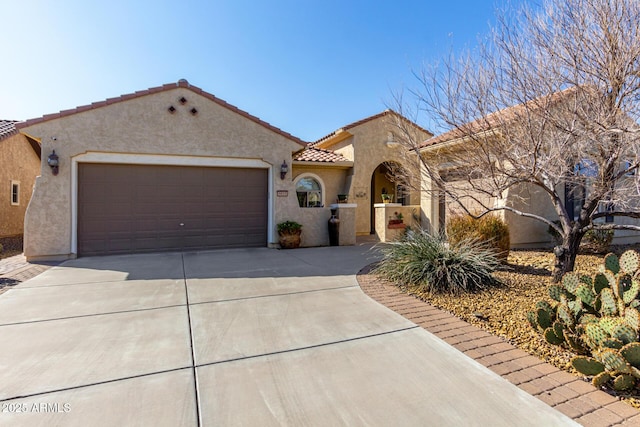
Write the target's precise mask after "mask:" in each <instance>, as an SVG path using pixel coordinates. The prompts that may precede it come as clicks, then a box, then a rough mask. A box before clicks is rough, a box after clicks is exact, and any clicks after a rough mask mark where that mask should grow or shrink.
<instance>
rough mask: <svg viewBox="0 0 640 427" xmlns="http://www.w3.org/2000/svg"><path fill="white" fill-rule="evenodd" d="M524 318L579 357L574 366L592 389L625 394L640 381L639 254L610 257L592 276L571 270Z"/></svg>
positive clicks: (554, 343)
mask: <svg viewBox="0 0 640 427" xmlns="http://www.w3.org/2000/svg"><path fill="white" fill-rule="evenodd" d="M548 291H549V298H550V301H539V302H538V303H537V304H536V306H535V310H534V311H531V312H529V313H527V320H528V321H529V323H530V324H531V326H532V327H533V328H534V329H536V330H537V331H538V332H539V333H541V334H542V336H543V337H544V338H545V340H546V341H547V342H548V343H550V344H553V345H558V346H563V347H565V348H568V349H569V350H571V351H573V352H575V353H577V354H579V355H580V356H576V357H575V358H574V359H573V360H572V361H571V364H572V366H573V367H574V368H575V369H576V371H578V372H580V373H582V374H583V375H586V376H590V377H593V385H594V386H596V387H603V386H608V387H610V388H612V389H614V390H617V391H623V390H629V389H631V388H633V387H635V386H636V384H637V383H638V382H639V381H640V338H639V336H638V334H639V332H640V255H639V254H638V253H637V252H635V251H626V252H624V253H623V254H622V255H621V256H620V257H618V256H617V255H615V254H608V255H607V256H605V258H604V260H603V264H602V265H601V266H600V267H599V269H598V272H597V273H596V274H594V275H593V276H591V277H589V276H584V275H579V274H578V273H574V272H570V273H567V274H565V275H564V277H563V278H562V284H561V285H552V286H550V287H549V289H548Z"/></svg>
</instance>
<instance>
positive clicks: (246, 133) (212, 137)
mask: <svg viewBox="0 0 640 427" xmlns="http://www.w3.org/2000/svg"><path fill="white" fill-rule="evenodd" d="M393 114H395V113H391V112H384V113H381V114H378V115H376V116H373V117H370V118H368V119H365V120H362V121H359V122H356V123H353V124H351V125H349V126H346V127H344V128H342V129H340V130H338V131H336V132H333V133H332V134H330V135H328V136H326V137H325V138H323V139H321V140H320V141H318V142H316V143H314V144H307V143H305V142H304V141H302V140H300V139H299V138H297V137H295V136H293V135H291V134H289V133H286V132H284V131H282V130H280V129H278V128H276V127H274V126H272V125H270V124H268V123H265V122H264V121H262V120H260V119H259V118H257V117H254V116H252V115H250V114H248V113H246V112H244V111H241V110H239V109H238V108H236V107H234V106H232V105H230V104H228V103H226V102H224V101H222V100H220V99H218V98H216V97H215V96H213V95H211V94H209V93H207V92H205V91H203V90H202V89H199V88H197V87H195V86H192V85H190V84H189V83H188V82H187V81H186V80H180V81H179V82H178V83H173V84H167V85H164V86H161V87H156V88H152V89H148V90H144V91H139V92H136V93H133V94H129V95H123V96H120V97H117V98H112V99H108V100H106V101H103V102H97V103H94V104H91V105H88V106H84V107H78V108H76V109H73V110H67V111H62V112H60V113H57V114H51V115H47V116H44V117H42V118H38V119H33V120H28V121H26V122H23V123H19V124H17V125H16V127H17V128H18V129H19V130H20V131H21V132H22V133H23V134H25V135H32V136H33V137H36V138H38V139H39V140H40V141H41V142H42V150H43V157H44V158H43V161H42V170H41V174H40V176H39V177H38V178H37V180H36V183H35V189H34V194H33V197H32V200H31V203H30V204H29V208H28V210H27V214H26V218H25V255H26V256H27V258H28V259H66V258H73V257H76V256H83V255H102V254H120V253H136V252H151V251H168V250H199V249H211V248H230V247H251V246H256V247H260V246H262V247H264V246H276V245H277V242H278V235H277V229H276V225H277V224H278V223H279V222H282V221H285V220H295V221H298V222H301V223H302V224H303V235H302V236H303V241H302V244H303V246H321V245H328V244H329V238H328V227H327V221H328V220H329V218H330V216H331V213H330V206H331V205H333V204H334V203H335V202H336V201H337V198H338V195H339V194H347V195H348V196H349V200H348V201H349V203H346V204H339V205H336V207H337V208H338V211H339V213H338V215H339V217H340V220H341V224H340V226H341V228H340V244H353V243H355V236H356V234H369V233H370V232H371V229H372V212H373V204H374V203H375V202H379V201H381V200H380V197H381V192H382V188H383V187H384V188H385V190H386V191H387V192H388V193H394V194H395V195H397V194H398V188H397V185H396V184H395V183H393V182H390V181H389V180H388V179H387V177H386V176H385V172H384V170H382V169H384V164H385V162H401V161H402V157H401V156H400V155H399V154H398V148H396V147H395V144H394V143H393V141H392V140H390V138H391V139H392V138H393V135H392V134H390V133H389V132H390V131H389V130H390V129H391V127H390V124H389V123H388V122H387V121H386V120H385V119H386V118H388V116H389V115H393ZM416 128H417V127H416ZM418 129H419V128H418ZM420 131H421V132H423V133H424V138H427V137H429V136H430V135H431V134H430V133H428V132H427V131H424V130H420ZM329 148H331V150H329ZM54 150H55V155H56V156H57V157H58V163H59V166H58V169H57V174H56V175H54V170H53V168H50V167H49V166H48V164H47V159H48V158H50V157H51V156H52V155H53V152H54ZM385 180H386V181H385ZM418 200H419V196H418V195H414V194H411V195H410V198H407V197H405V198H404V203H405V204H408V203H410V202H412V203H414V204H415V208H416V209H418V210H419V206H417V201H418ZM396 206H400V205H396Z"/></svg>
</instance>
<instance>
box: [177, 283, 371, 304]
mask: <svg viewBox="0 0 640 427" xmlns="http://www.w3.org/2000/svg"><path fill="white" fill-rule="evenodd" d="M358 287H359V286H358V285H347V286H338V287H335V288H322V289H310V290H308V291H295V292H284V293H281V294H278V293H270V294H268V295H254V296H248V297H241V298H228V299H220V300H212V301H200V302H193V303H189V305H202V304H217V303H222V302H234V301H246V300H252V299H260V298H274V297H282V296H289V295H303V294H310V293H313V292H323V291H336V290H340V289H350V288H358Z"/></svg>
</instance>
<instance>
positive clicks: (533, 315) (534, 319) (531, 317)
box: [527, 311, 538, 329]
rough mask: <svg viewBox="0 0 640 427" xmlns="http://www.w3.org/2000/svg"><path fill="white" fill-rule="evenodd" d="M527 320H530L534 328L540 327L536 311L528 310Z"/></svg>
mask: <svg viewBox="0 0 640 427" xmlns="http://www.w3.org/2000/svg"><path fill="white" fill-rule="evenodd" d="M527 320H528V321H529V324H530V325H531V327H532V328H533V329H538V320H537V316H536V313H534V312H533V311H529V312H527Z"/></svg>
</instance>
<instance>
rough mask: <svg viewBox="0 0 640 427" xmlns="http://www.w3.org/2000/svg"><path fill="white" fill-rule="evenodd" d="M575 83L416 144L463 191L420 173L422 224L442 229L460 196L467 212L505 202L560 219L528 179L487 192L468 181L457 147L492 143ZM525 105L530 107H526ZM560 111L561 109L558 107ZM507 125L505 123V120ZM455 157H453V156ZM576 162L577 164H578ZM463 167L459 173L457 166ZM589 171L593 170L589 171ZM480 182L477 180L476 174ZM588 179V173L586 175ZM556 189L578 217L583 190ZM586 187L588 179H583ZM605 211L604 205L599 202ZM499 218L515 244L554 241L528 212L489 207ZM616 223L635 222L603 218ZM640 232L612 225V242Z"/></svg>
mask: <svg viewBox="0 0 640 427" xmlns="http://www.w3.org/2000/svg"><path fill="white" fill-rule="evenodd" d="M572 93H573V89H567V90H565V91H562V92H558V93H555V94H553V95H551V96H550V97H548V98H539V99H536V100H534V101H530V102H531V103H532V104H531V105H530V106H524V105H522V104H520V105H516V106H512V107H508V108H505V109H503V110H500V111H498V112H495V113H492V114H489V115H487V116H486V117H485V118H483V119H480V120H476V121H473V122H470V123H466V124H464V125H461V126H460V127H459V128H457V129H453V130H451V131H449V132H445V133H443V134H440V135H438V136H435V137H432V138H429V139H427V140H426V141H424V142H423V143H422V144H421V145H420V148H419V151H420V153H421V156H423V158H424V159H425V160H426V162H428V163H430V164H431V165H436V166H435V167H437V168H438V173H439V176H440V178H441V179H442V181H443V185H444V186H445V188H446V186H447V185H449V186H450V187H448V188H449V189H452V188H456V193H457V194H461V195H462V197H461V198H460V199H459V200H457V201H455V200H450V199H449V197H448V196H447V195H446V194H445V193H446V192H445V191H440V189H439V188H438V185H437V184H436V183H434V182H432V181H431V180H430V179H428V178H426V177H423V182H422V185H423V187H422V188H423V194H422V201H421V211H422V212H423V215H424V216H425V217H424V220H423V225H424V226H425V227H427V228H428V229H429V230H431V231H432V232H437V231H439V230H443V229H444V227H445V226H446V223H447V220H448V219H449V218H450V217H451V216H455V215H459V214H462V213H463V212H464V210H463V209H462V208H461V206H460V202H461V203H462V204H463V205H464V206H465V208H466V209H467V210H469V211H470V212H484V211H485V209H484V208H485V207H488V208H499V207H503V206H509V207H511V208H513V209H515V210H519V211H521V212H529V213H533V214H536V215H539V216H541V217H544V218H546V219H548V220H550V221H555V220H558V214H557V212H556V210H555V208H554V206H553V204H552V202H551V199H550V197H549V195H548V194H547V193H546V192H545V191H544V190H543V189H542V188H540V187H538V186H536V185H533V184H531V183H521V184H517V185H513V186H511V187H509V188H508V189H506V190H505V191H504V192H503V194H502V197H500V198H498V197H491V196H488V195H487V194H486V193H483V192H481V191H479V188H480V187H482V185H477V186H475V187H474V185H472V184H471V182H472V181H474V180H473V179H470V178H471V175H470V174H469V171H470V170H464V169H465V168H463V167H461V166H460V165H461V164H462V163H463V161H460V159H462V158H463V157H464V156H461V155H460V154H459V153H465V150H466V149H467V144H470V143H472V142H473V143H480V144H482V143H490V142H491V141H492V140H496V139H498V138H501V135H502V132H506V131H503V129H504V128H505V125H506V124H508V123H510V122H512V121H515V120H520V119H522V118H523V117H527V114H528V113H527V111H534V110H535V108H536V105H537V104H534V103H539V104H540V105H542V104H545V105H547V106H551V107H552V108H555V106H559V107H558V108H563V106H562V101H563V99H565V97H567V96H571V94H572ZM527 109H528V110H527ZM559 111H560V110H559ZM506 127H508V126H506ZM454 158H455V159H458V160H457V161H456V160H453V161H452V160H451V159H454ZM580 167H581V164H580V163H578V164H577V165H576V168H580ZM461 169H463V170H462V175H460V174H459V173H458V172H459V171H460V170H461ZM591 172H592V171H591ZM475 181H476V183H480V182H481V180H480V179H478V180H475ZM585 182H587V183H588V179H587V180H586V181H585ZM556 191H557V193H558V194H559V196H560V197H561V198H562V200H563V202H564V205H565V206H566V209H567V212H568V215H569V216H570V217H573V218H572V219H577V218H578V215H579V211H580V208H581V207H582V203H583V202H584V193H580V192H576V191H571V188H570V186H569V185H568V184H567V183H564V184H561V185H560V186H559V188H556ZM586 191H588V184H587V185H586ZM599 208H600V209H601V211H603V210H604V209H605V208H606V206H605V205H604V204H603V205H601V206H599ZM493 214H494V215H497V216H498V217H500V218H502V219H503V220H504V221H505V222H506V223H507V225H508V227H509V231H510V240H511V246H512V247H513V248H531V247H533V248H537V247H545V246H552V245H553V244H555V242H554V240H553V237H552V235H551V234H550V233H549V226H548V225H547V224H545V223H543V222H541V221H539V220H535V219H531V218H526V217H524V216H520V215H517V214H515V213H513V212H509V211H507V210H497V211H495V212H494V213H493ZM609 221H611V222H614V221H615V222H616V223H620V224H623V223H634V221H636V220H634V219H628V218H624V217H615V218H614V217H607V219H606V222H609ZM638 237H640V234H639V233H638V232H635V231H630V230H616V231H615V237H614V243H616V244H625V243H632V242H637V241H638Z"/></svg>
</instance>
